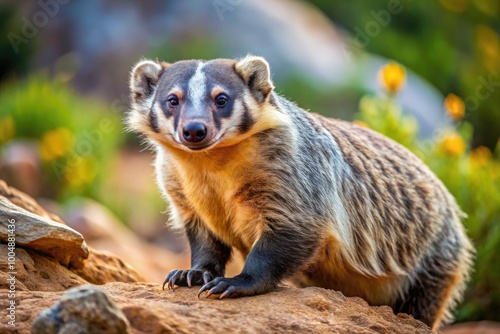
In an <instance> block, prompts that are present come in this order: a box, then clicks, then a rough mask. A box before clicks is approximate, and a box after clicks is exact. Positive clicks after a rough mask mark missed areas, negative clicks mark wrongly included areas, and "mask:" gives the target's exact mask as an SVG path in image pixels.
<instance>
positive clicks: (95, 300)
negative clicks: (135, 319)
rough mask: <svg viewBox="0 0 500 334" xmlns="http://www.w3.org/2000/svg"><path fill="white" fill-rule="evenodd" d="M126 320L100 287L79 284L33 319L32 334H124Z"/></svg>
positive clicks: (128, 331) (126, 326) (127, 328)
mask: <svg viewBox="0 0 500 334" xmlns="http://www.w3.org/2000/svg"><path fill="white" fill-rule="evenodd" d="M129 327H130V325H129V322H128V320H127V318H126V317H125V315H124V314H123V313H122V311H121V310H120V309H119V308H118V307H117V306H116V304H115V303H114V302H113V301H112V300H111V299H110V298H109V297H108V296H107V295H106V293H104V291H103V290H101V289H99V288H97V287H95V286H92V285H83V286H79V287H76V288H73V289H70V290H68V291H66V293H64V295H63V296H62V297H61V299H60V300H59V301H58V302H57V303H56V304H55V305H53V306H52V307H50V308H48V309H46V310H44V311H43V312H42V313H41V314H40V315H39V316H38V317H37V318H36V319H35V321H34V322H33V326H32V327H31V333H33V334H56V333H57V334H66V333H67V334H87V333H88V334H90V333H99V334H122V333H123V334H125V333H130V330H129Z"/></svg>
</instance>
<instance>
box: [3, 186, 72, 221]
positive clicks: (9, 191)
mask: <svg viewBox="0 0 500 334" xmlns="http://www.w3.org/2000/svg"><path fill="white" fill-rule="evenodd" d="M0 196H3V197H5V198H7V199H8V200H9V201H11V202H12V203H13V204H15V205H17V206H19V207H21V208H23V209H25V210H28V211H29V212H31V213H34V214H37V215H39V216H42V217H44V218H48V219H50V220H53V221H55V222H58V223H61V224H64V222H63V220H62V219H61V218H59V217H58V216H57V215H55V214H53V213H50V212H47V211H45V210H44V209H43V208H42V207H41V206H40V205H39V204H38V203H37V202H36V201H35V200H34V199H33V198H32V197H30V196H28V195H26V194H25V193H23V192H21V191H19V190H17V189H15V188H12V187H9V186H8V185H7V183H5V181H3V180H0Z"/></svg>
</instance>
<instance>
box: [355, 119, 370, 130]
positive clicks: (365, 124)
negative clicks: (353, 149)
mask: <svg viewBox="0 0 500 334" xmlns="http://www.w3.org/2000/svg"><path fill="white" fill-rule="evenodd" d="M352 122H353V123H354V124H356V125H359V126H362V127H364V128H369V127H370V126H369V125H368V124H367V123H365V122H363V121H359V120H357V119H356V120H354V121H352Z"/></svg>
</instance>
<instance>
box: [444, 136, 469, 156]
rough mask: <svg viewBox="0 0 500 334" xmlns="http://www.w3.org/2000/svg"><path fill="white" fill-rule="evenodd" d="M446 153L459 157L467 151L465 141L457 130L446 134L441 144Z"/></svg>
mask: <svg viewBox="0 0 500 334" xmlns="http://www.w3.org/2000/svg"><path fill="white" fill-rule="evenodd" d="M439 147H440V148H441V150H442V151H444V152H445V153H446V154H448V155H451V156H455V157H459V156H461V155H462V154H464V152H465V148H466V147H465V142H464V140H463V138H462V137H460V135H459V134H458V133H456V132H450V133H448V134H446V135H445V136H444V138H443V140H442V141H441V144H440V145H439Z"/></svg>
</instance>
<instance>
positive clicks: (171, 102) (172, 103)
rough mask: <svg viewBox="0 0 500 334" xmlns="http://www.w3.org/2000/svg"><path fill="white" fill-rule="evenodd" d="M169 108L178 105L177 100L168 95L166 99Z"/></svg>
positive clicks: (175, 97)
mask: <svg viewBox="0 0 500 334" xmlns="http://www.w3.org/2000/svg"><path fill="white" fill-rule="evenodd" d="M167 103H168V106H169V107H177V106H178V105H179V98H178V97H177V96H175V95H170V96H169V97H168V99H167Z"/></svg>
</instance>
